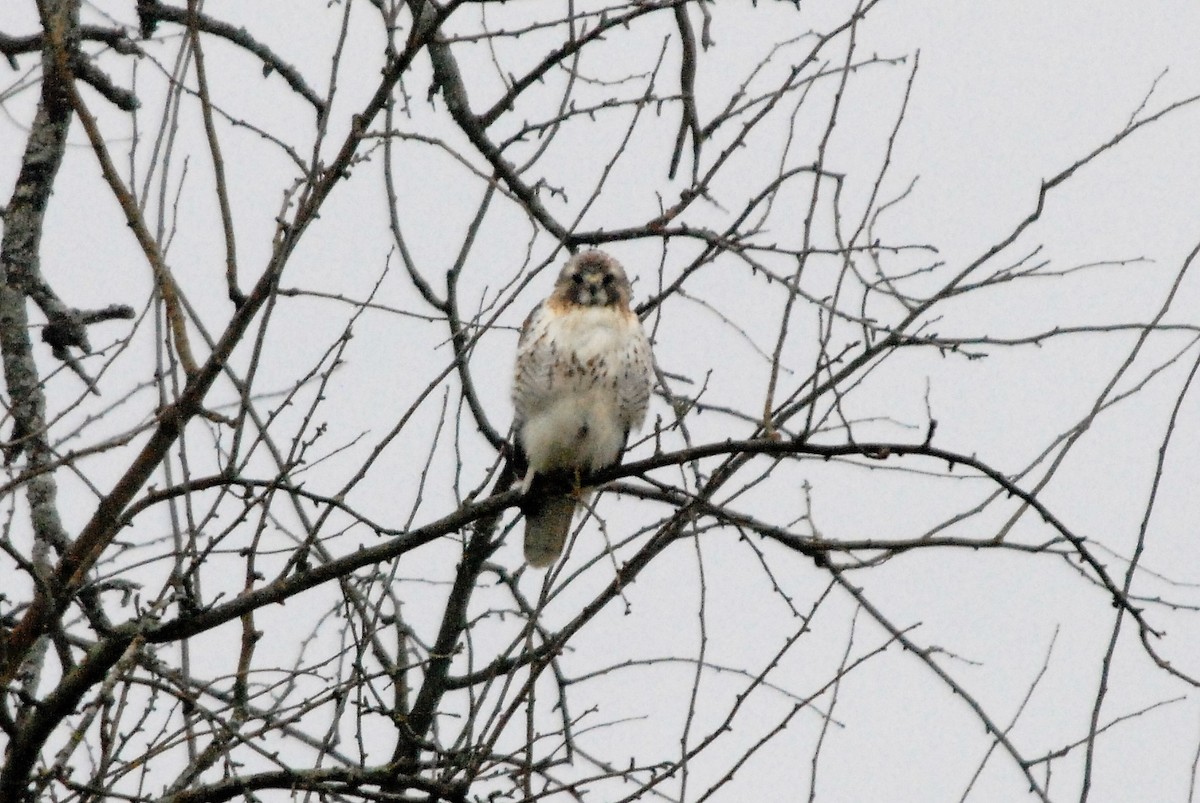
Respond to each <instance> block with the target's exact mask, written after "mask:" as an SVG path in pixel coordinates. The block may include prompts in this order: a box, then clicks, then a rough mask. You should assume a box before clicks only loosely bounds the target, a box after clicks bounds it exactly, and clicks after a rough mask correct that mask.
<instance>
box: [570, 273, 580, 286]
mask: <svg viewBox="0 0 1200 803" xmlns="http://www.w3.org/2000/svg"><path fill="white" fill-rule="evenodd" d="M571 281H573V282H574V283H575V284H583V274H582V273H572V274H571Z"/></svg>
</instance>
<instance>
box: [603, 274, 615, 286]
mask: <svg viewBox="0 0 1200 803" xmlns="http://www.w3.org/2000/svg"><path fill="white" fill-rule="evenodd" d="M600 281H601V283H602V284H603V285H604V286H605V287H611V286H612V283H613V275H612V274H611V273H606V274H604V278H603V279H601V280H600Z"/></svg>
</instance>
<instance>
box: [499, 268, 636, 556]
mask: <svg viewBox="0 0 1200 803" xmlns="http://www.w3.org/2000/svg"><path fill="white" fill-rule="evenodd" d="M631 292H632V288H631V287H630V286H629V279H628V278H626V276H625V271H624V269H622V267H621V264H620V263H619V262H617V260H615V259H613V258H612V257H610V256H609V255H608V254H605V253H604V252H602V251H595V250H592V251H585V252H583V253H580V254H577V255H576V256H574V257H572V258H571V259H569V260H568V261H567V264H566V265H565V266H563V269H562V272H561V273H559V275H558V280H557V282H555V285H554V291H553V292H552V293H551V294H550V296H549V297H548V298H546V300H545V301H543V302H542V303H541V304H539V305H538V306H537V307H535V308H534V310H533V312H531V313H530V314H529V317H528V318H527V319H526V320H525V325H524V326H523V327H522V328H521V339H520V341H519V343H518V345H517V364H516V370H515V376H514V380H513V394H512V396H513V406H514V407H515V408H516V417H515V419H514V421H513V431H514V434H515V441H516V444H515V445H516V450H515V455H514V466H513V468H514V470H515V471H516V472H517V473H518V474H522V473H523V474H524V479H523V480H522V482H521V488H522V489H523V491H524V494H525V496H524V499H523V501H522V503H521V509H522V512H524V514H525V560H526V561H528V562H529V564H530V565H531V566H535V567H539V568H540V567H545V566H549V565H550V564H551V563H553V562H554V561H555V559H556V558H557V557H558V556H559V555H560V554H561V553H562V550H563V544H564V543H565V542H566V539H567V533H569V532H570V530H571V519H572V517H573V516H574V514H575V509H576V507H577V505H578V504H579V502H580V500H581V499H582V498H583V497H584V496H585V494H586V489H585V488H583V487H581V486H582V485H583V484H584V480H586V478H587V477H588V476H589V475H590V474H591V473H592V472H594V471H598V470H600V469H603V468H606V467H608V466H612V465H616V464H617V463H618V462H620V459H621V452H623V451H624V449H625V443H626V441H627V440H628V439H629V433H630V432H631V431H632V430H636V429H637V428H639V427H640V426H641V425H642V421H644V420H645V418H646V407H647V405H648V404H649V402H650V387H651V374H652V363H653V357H652V356H651V354H650V341H649V340H647V339H646V333H645V331H643V329H642V324H641V321H639V320H638V317H637V315H636V314H635V313H634V312H633V310H631V309H630V308H629V297H630V294H631Z"/></svg>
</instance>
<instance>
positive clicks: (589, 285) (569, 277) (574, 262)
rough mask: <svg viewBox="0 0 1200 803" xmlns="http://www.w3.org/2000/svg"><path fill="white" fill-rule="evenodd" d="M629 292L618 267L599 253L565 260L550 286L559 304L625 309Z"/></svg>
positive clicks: (602, 253)
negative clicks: (556, 279)
mask: <svg viewBox="0 0 1200 803" xmlns="http://www.w3.org/2000/svg"><path fill="white" fill-rule="evenodd" d="M632 292H633V289H632V288H631V287H630V286H629V279H627V278H626V277H625V270H624V268H622V267H621V263H620V262H617V260H615V259H613V258H612V257H610V256H609V255H608V254H606V253H604V252H603V251H594V250H593V251H584V252H583V253H582V254H576V255H575V256H573V257H571V258H570V259H569V260H567V264H566V265H564V266H563V269H562V273H560V274H558V281H557V282H556V283H555V285H554V293H553V294H552V296H551V297H552V299H553V300H555V301H557V302H559V303H560V304H579V305H581V306H584V307H616V308H618V309H621V310H627V309H629V298H630V295H631V294H632Z"/></svg>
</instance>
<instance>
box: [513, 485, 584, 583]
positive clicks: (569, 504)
mask: <svg viewBox="0 0 1200 803" xmlns="http://www.w3.org/2000/svg"><path fill="white" fill-rule="evenodd" d="M574 515H575V499H574V497H572V496H570V495H565V496H564V495H559V494H553V495H546V496H541V497H540V498H537V499H533V500H530V504H529V506H528V507H527V508H526V510H525V560H526V562H527V563H528V564H529V565H530V566H533V567H534V568H537V569H543V568H545V567H547V566H549V565H550V564H551V563H553V562H554V561H555V560H556V559H557V558H558V556H559V555H561V554H562V551H563V545H564V544H566V542H567V534H568V533H570V532H571V519H572V518H573V517H574Z"/></svg>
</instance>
